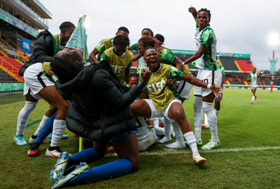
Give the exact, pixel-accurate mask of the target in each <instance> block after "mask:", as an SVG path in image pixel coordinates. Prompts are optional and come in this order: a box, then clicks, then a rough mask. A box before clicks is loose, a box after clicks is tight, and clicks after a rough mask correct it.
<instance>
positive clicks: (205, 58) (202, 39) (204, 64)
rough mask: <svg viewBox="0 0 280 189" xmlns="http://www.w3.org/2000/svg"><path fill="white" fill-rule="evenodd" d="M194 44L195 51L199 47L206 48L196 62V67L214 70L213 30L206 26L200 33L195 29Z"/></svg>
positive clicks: (214, 42) (215, 65) (214, 40)
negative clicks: (203, 46)
mask: <svg viewBox="0 0 280 189" xmlns="http://www.w3.org/2000/svg"><path fill="white" fill-rule="evenodd" d="M195 43H196V47H197V50H198V49H199V48H200V46H201V45H205V47H206V50H205V52H204V53H203V55H202V56H201V57H200V58H199V59H198V60H197V67H198V68H199V69H204V70H216V69H217V62H216V56H217V39H216V35H215V33H214V30H213V29H212V28H210V27H209V26H207V27H205V28H204V29H203V30H201V31H200V30H199V28H198V27H197V30H196V33H195Z"/></svg>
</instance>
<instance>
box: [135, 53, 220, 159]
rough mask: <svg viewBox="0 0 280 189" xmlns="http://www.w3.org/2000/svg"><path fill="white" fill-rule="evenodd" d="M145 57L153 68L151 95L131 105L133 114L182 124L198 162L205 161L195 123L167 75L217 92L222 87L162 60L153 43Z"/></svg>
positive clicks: (179, 126) (148, 87)
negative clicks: (172, 88)
mask: <svg viewBox="0 0 280 189" xmlns="http://www.w3.org/2000/svg"><path fill="white" fill-rule="evenodd" d="M144 60H145V62H146V63H147V65H148V67H149V70H150V71H152V76H151V78H150V80H149V82H148V84H147V87H146V88H147V91H148V94H149V97H150V99H144V100H139V101H135V102H134V103H133V104H132V105H131V106H130V107H131V110H132V112H133V114H134V116H141V117H151V118H154V117H165V118H166V119H168V120H169V121H170V122H171V123H172V124H173V128H174V129H175V128H179V129H180V128H181V130H182V133H183V134H184V137H185V138H186V140H187V142H188V144H189V146H190V148H191V150H192V152H193V159H194V161H195V163H197V164H202V163H205V162H206V159H205V158H202V157H201V156H200V154H199V152H198V149H197V145H196V139H195V136H194V134H193V131H192V127H191V125H190V123H189V121H188V119H187V117H186V115H185V112H184V109H183V107H182V105H181V101H180V100H179V99H178V98H176V96H175V95H174V94H173V92H172V91H171V90H170V89H169V87H167V86H166V82H167V80H168V78H171V77H173V78H175V79H176V80H178V81H179V80H185V81H187V82H189V83H191V84H193V85H197V86H200V87H204V88H208V89H211V91H213V92H215V93H218V92H219V89H221V87H215V85H212V86H211V85H210V84H208V85H207V84H206V83H204V82H202V81H200V80H199V79H196V78H194V77H190V76H188V75H186V74H185V73H183V72H182V71H181V70H178V69H177V68H175V67H173V66H170V65H167V64H160V63H159V56H158V54H157V51H156V49H154V48H152V47H150V48H147V49H146V50H145V51H144ZM175 143H177V144H178V145H184V146H185V144H184V140H182V141H178V140H177V141H176V142H175Z"/></svg>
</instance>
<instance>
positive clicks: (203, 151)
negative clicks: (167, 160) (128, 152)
mask: <svg viewBox="0 0 280 189" xmlns="http://www.w3.org/2000/svg"><path fill="white" fill-rule="evenodd" d="M278 149H280V146H266V147H248V148H228V149H215V150H199V153H202V154H203V153H216V152H240V151H257V150H278ZM191 153H192V152H191V151H190V150H188V151H186V150H177V149H170V148H163V151H157V152H140V153H139V155H140V156H155V155H169V154H191ZM112 156H116V153H114V154H106V155H105V157H112Z"/></svg>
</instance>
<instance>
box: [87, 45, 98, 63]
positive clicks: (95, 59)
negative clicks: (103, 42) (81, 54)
mask: <svg viewBox="0 0 280 189" xmlns="http://www.w3.org/2000/svg"><path fill="white" fill-rule="evenodd" d="M98 53H99V51H98V50H97V48H94V49H93V51H92V52H91V53H90V55H89V57H90V58H91V59H92V60H93V61H94V62H98V60H97V58H96V55H97V54H98Z"/></svg>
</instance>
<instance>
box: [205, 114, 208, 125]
mask: <svg viewBox="0 0 280 189" xmlns="http://www.w3.org/2000/svg"><path fill="white" fill-rule="evenodd" d="M204 124H205V125H208V118H207V114H206V113H204Z"/></svg>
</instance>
